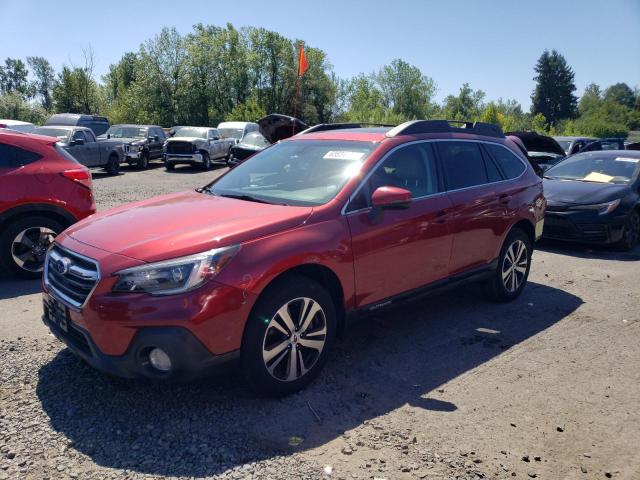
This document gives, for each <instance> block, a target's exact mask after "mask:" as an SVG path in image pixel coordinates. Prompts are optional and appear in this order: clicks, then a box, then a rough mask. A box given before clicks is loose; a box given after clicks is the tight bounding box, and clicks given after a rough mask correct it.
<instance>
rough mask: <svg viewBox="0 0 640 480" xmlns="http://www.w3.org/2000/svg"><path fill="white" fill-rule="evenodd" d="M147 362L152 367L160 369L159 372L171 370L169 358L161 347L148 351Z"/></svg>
mask: <svg viewBox="0 0 640 480" xmlns="http://www.w3.org/2000/svg"><path fill="white" fill-rule="evenodd" d="M149 362H150V363H151V366H152V367H153V368H155V369H156V370H160V371H161V372H168V371H169V370H171V359H170V358H169V355H167V353H166V352H165V351H164V350H162V349H161V348H154V349H153V350H151V352H149Z"/></svg>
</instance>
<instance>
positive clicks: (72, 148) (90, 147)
mask: <svg viewBox="0 0 640 480" xmlns="http://www.w3.org/2000/svg"><path fill="white" fill-rule="evenodd" d="M31 133H34V134H37V135H46V136H47V137H56V138H57V139H58V144H60V146H61V147H62V148H64V149H65V150H66V151H68V152H69V153H70V154H71V155H72V156H73V158H75V159H76V160H77V161H78V163H81V164H82V165H84V166H85V167H90V168H91V167H104V169H105V170H106V171H107V172H109V173H110V174H111V175H116V174H117V173H118V172H119V171H120V162H122V159H123V151H122V141H121V140H107V139H97V138H96V136H95V135H94V133H93V131H92V130H91V129H90V128H87V127H72V126H65V125H51V126H44V127H38V128H36V129H35V130H33V132H31Z"/></svg>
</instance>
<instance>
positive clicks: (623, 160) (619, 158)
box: [616, 157, 640, 163]
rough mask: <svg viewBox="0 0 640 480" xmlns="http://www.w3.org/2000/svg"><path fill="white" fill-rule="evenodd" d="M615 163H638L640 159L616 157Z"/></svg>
mask: <svg viewBox="0 0 640 480" xmlns="http://www.w3.org/2000/svg"><path fill="white" fill-rule="evenodd" d="M616 162H629V163H638V162H640V158H630V157H616Z"/></svg>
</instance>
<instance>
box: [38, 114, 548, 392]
mask: <svg viewBox="0 0 640 480" xmlns="http://www.w3.org/2000/svg"><path fill="white" fill-rule="evenodd" d="M544 209H545V199H544V196H543V193H542V180H541V179H540V178H539V177H538V176H537V175H536V174H535V172H534V171H533V168H532V167H531V165H530V164H529V162H528V161H527V159H526V157H524V155H523V154H522V153H521V151H520V150H519V149H518V147H517V146H516V145H515V144H514V143H513V142H512V141H510V140H508V139H506V138H505V137H504V135H503V133H502V131H501V130H500V129H499V128H498V127H496V126H494V125H489V124H481V123H475V124H474V123H462V124H461V125H460V124H451V123H450V122H447V121H443V120H439V121H437V120H434V121H413V122H408V123H404V124H402V125H399V126H397V127H395V128H391V129H390V128H354V129H342V130H330V129H325V131H320V132H315V133H307V134H301V135H297V136H294V137H291V138H290V139H288V140H284V141H282V142H280V143H277V144H275V145H273V146H271V147H269V148H267V149H265V150H263V151H262V152H258V153H257V154H256V155H254V156H252V157H251V158H250V159H248V160H247V161H246V162H244V163H242V164H240V165H238V166H237V167H236V168H234V169H233V170H230V171H228V172H227V173H226V174H224V175H223V176H221V177H219V178H217V179H216V180H215V181H214V182H212V183H211V184H209V185H207V186H205V187H203V188H199V189H197V190H195V191H186V192H183V193H176V194H171V195H165V196H162V197H158V198H154V199H150V200H146V201H143V202H138V203H136V204H134V205H124V206H122V207H119V208H116V209H114V210H111V211H107V212H103V213H100V214H98V215H95V216H93V217H92V218H90V219H88V220H85V221H82V222H80V223H78V224H77V225H75V226H73V227H71V228H70V229H68V230H67V231H66V232H64V233H63V234H62V235H61V236H59V237H58V238H57V239H56V241H55V245H54V246H53V247H52V248H51V249H50V250H49V254H48V259H47V261H46V263H45V265H46V272H45V280H44V290H45V293H44V312H45V313H44V317H43V318H44V321H45V323H46V324H47V325H48V326H49V328H50V329H51V331H52V332H53V333H54V334H55V335H56V336H58V337H59V338H60V339H61V340H63V341H64V342H66V343H67V345H68V346H69V348H71V349H72V350H74V351H75V352H76V353H77V354H78V355H80V356H81V357H82V358H84V359H85V360H86V361H87V362H88V363H89V364H91V365H93V366H94V367H95V368H98V369H100V370H103V371H106V372H110V373H112V374H115V375H119V376H123V377H134V378H135V377H138V378H139V377H142V378H153V379H185V378H191V377H193V376H196V375H199V374H202V373H205V372H210V371H213V370H216V369H217V368H218V367H220V366H221V365H222V364H223V363H226V362H228V361H232V360H239V362H240V365H241V368H242V370H243V372H244V374H245V376H246V378H247V379H248V381H249V384H250V385H252V386H253V387H255V388H257V389H259V390H261V391H266V392H269V393H272V394H276V395H282V394H286V393H290V392H293V391H296V390H298V389H300V388H302V387H303V386H304V385H306V384H307V383H308V382H309V381H310V380H311V379H313V377H314V376H316V375H317V374H318V373H319V371H320V370H321V368H322V366H323V365H324V363H325V361H326V360H327V357H328V355H329V352H330V350H331V347H332V344H333V342H334V339H335V336H336V334H337V332H338V331H339V330H340V329H341V328H342V326H343V325H344V323H345V322H346V320H347V319H348V318H350V317H351V316H352V315H354V314H356V313H358V312H369V311H373V310H378V309H380V308H383V307H386V306H389V305H393V304H395V303H396V302H398V301H400V300H403V299H405V298H407V297H410V296H414V295H417V294H421V293H425V292H427V291H429V290H432V289H434V288H436V287H441V286H444V285H449V284H452V283H453V282H457V281H461V280H470V279H474V280H480V281H482V282H484V284H485V285H486V287H487V290H488V291H489V293H490V294H491V296H492V297H493V298H495V299H497V300H500V301H507V300H513V299H514V298H516V297H517V296H518V295H519V294H520V293H521V292H522V290H523V288H524V286H525V284H526V281H527V276H528V274H529V266H530V264H531V255H532V252H533V245H534V242H535V240H536V239H537V238H538V237H539V236H540V235H541V233H542V224H543V217H544ZM65 267H67V270H66V271H69V272H71V271H72V269H81V270H82V271H83V272H84V274H85V275H84V277H83V279H82V282H78V279H77V278H76V277H74V276H73V275H72V274H70V273H65V272H66V271H65Z"/></svg>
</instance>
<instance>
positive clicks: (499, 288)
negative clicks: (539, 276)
mask: <svg viewBox="0 0 640 480" xmlns="http://www.w3.org/2000/svg"><path fill="white" fill-rule="evenodd" d="M532 252H533V245H532V243H531V239H530V238H529V236H528V235H527V234H526V233H525V232H523V231H522V230H520V229H519V228H514V229H512V230H511V232H509V235H507V238H506V240H505V241H504V244H503V245H502V250H501V251H500V257H499V258H498V267H497V268H496V272H495V274H494V275H493V276H492V278H491V280H490V281H489V283H488V285H487V287H488V291H489V295H490V297H491V298H492V299H493V300H495V301H498V302H508V301H510V300H513V299H515V298H516V297H517V296H518V295H520V294H521V293H522V290H523V289H524V286H525V285H526V283H527V279H528V278H529V269H530V267H531V254H532Z"/></svg>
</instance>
